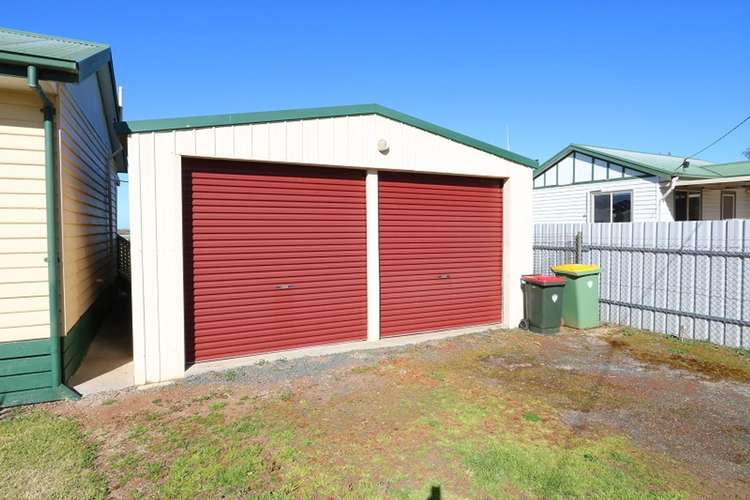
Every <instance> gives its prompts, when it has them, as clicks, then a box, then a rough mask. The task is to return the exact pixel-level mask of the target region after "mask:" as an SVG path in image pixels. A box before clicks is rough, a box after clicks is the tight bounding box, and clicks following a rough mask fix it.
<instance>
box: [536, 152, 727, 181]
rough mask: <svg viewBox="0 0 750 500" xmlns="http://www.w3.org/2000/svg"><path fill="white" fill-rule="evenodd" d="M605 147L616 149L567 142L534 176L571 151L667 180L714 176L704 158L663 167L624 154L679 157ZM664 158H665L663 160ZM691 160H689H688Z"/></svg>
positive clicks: (668, 158) (537, 175) (669, 158)
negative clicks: (685, 166)
mask: <svg viewBox="0 0 750 500" xmlns="http://www.w3.org/2000/svg"><path fill="white" fill-rule="evenodd" d="M604 149H606V151H614V152H616V151H618V150H613V149H611V148H598V147H595V146H584V145H581V144H569V145H568V146H566V147H565V148H564V149H563V150H562V151H560V152H559V153H557V154H556V155H555V156H553V157H552V158H550V159H549V160H547V161H545V162H544V163H542V164H541V165H540V166H539V167H538V168H537V169H536V170H534V178H536V177H539V176H540V175H542V174H543V173H544V172H545V171H546V170H548V169H549V168H550V167H552V166H554V165H556V164H557V163H558V162H559V161H560V160H562V159H563V158H565V157H566V156H568V155H569V154H571V153H575V152H579V153H583V154H585V155H588V156H592V157H594V158H598V159H600V160H606V161H608V162H610V163H616V164H618V165H621V166H623V167H626V168H629V169H631V170H637V171H639V172H642V173H644V174H647V175H653V176H656V177H659V178H660V179H665V180H669V178H670V177H671V176H672V175H673V174H676V175H679V176H680V178H682V179H706V178H712V177H715V176H716V175H715V173H714V172H713V171H711V170H709V168H710V167H711V166H712V165H711V164H709V163H708V162H706V161H704V160H692V161H693V163H694V165H692V166H691V167H689V168H688V169H681V170H680V169H679V167H677V168H674V169H672V168H669V169H667V168H665V167H664V166H659V167H657V166H654V165H649V164H647V163H644V162H641V161H635V160H633V159H631V158H627V157H626V156H625V155H628V154H629V155H631V156H636V155H641V156H645V157H647V158H660V159H662V163H663V162H664V161H666V160H670V161H672V160H674V161H675V162H680V161H681V160H680V157H677V156H674V157H669V156H667V155H654V154H648V153H638V152H635V151H625V150H620V151H622V155H618V154H613V153H608V152H605V151H603V150H604ZM665 159H666V160H665ZM689 161H691V160H689ZM691 169H692V170H694V172H691V171H690V170H691Z"/></svg>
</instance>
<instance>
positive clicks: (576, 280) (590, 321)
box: [550, 264, 600, 329]
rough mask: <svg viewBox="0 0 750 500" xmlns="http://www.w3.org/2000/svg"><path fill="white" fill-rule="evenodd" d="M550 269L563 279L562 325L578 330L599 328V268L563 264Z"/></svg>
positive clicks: (587, 265) (595, 266)
mask: <svg viewBox="0 0 750 500" xmlns="http://www.w3.org/2000/svg"><path fill="white" fill-rule="evenodd" d="M550 269H551V270H552V272H553V273H555V274H556V275H557V276H560V277H563V278H565V288H564V289H563V307H562V318H563V324H564V325H565V326H570V327H572V328H579V329H586V328H596V327H597V326H599V271H600V268H599V266H598V265H596V264H563V265H559V266H552V267H550Z"/></svg>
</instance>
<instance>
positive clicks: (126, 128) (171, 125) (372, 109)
mask: <svg viewBox="0 0 750 500" xmlns="http://www.w3.org/2000/svg"><path fill="white" fill-rule="evenodd" d="M359 115H380V116H383V117H385V118H390V119H391V120H394V121H397V122H401V123H405V124H406V125H411V126H412V127H416V128H419V129H422V130H425V131H427V132H431V133H433V134H435V135H439V136H441V137H444V138H446V139H450V140H452V141H455V142H458V143H461V144H464V145H466V146H469V147H472V148H475V149H478V150H480V151H484V152H485V153H489V154H492V155H495V156H498V157H500V158H504V159H506V160H509V161H512V162H515V163H520V164H521V165H525V166H527V167H529V168H536V167H537V165H538V162H537V161H536V160H532V159H530V158H527V157H525V156H522V155H519V154H517V153H513V152H511V151H508V150H506V149H502V148H500V147H497V146H494V145H492V144H489V143H487V142H483V141H480V140H479V139H475V138H473V137H470V136H468V135H464V134H461V133H459V132H455V131H453V130H450V129H447V128H445V127H441V126H439V125H435V124H433V123H430V122H427V121H424V120H421V119H419V118H416V117H414V116H410V115H407V114H404V113H401V112H400V111H396V110H395V109H390V108H386V107H385V106H381V105H379V104H355V105H349V106H332V107H324V108H303V109H285V110H281V111H259V112H254V113H231V114H226V115H208V116H188V117H183V118H164V119H155V120H136V121H127V122H122V123H120V124H119V125H118V129H119V130H120V132H121V133H124V134H130V133H138V132H156V131H164V130H181V129H194V128H207V127H222V126H230V125H246V124H250V123H272V122H281V121H289V120H313V119H316V118H335V117H342V116H359Z"/></svg>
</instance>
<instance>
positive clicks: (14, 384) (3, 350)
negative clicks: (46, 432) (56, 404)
mask: <svg viewBox="0 0 750 500" xmlns="http://www.w3.org/2000/svg"><path fill="white" fill-rule="evenodd" d="M113 293H114V287H109V288H107V289H106V290H105V291H104V292H102V293H101V294H100V295H99V298H98V299H97V300H96V301H95V302H94V303H93V304H92V305H91V307H89V309H88V310H87V311H86V312H85V313H84V314H83V315H82V316H81V318H80V319H79V320H78V321H77V322H76V324H75V325H74V326H73V328H71V329H70V331H69V332H68V335H66V336H65V337H62V338H61V342H62V365H63V379H64V381H66V382H67V381H68V380H70V377H72V376H73V374H74V373H75V372H76V370H77V369H78V367H79V366H80V365H81V361H82V360H83V358H84V356H85V355H86V352H87V351H88V349H89V346H90V345H91V341H92V340H93V339H94V335H95V334H96V331H97V329H98V328H99V326H100V325H101V323H102V320H103V319H104V317H105V316H106V315H107V313H109V311H110V308H111V305H112V294H113ZM51 365H52V363H51V354H50V339H49V338H44V339H34V340H19V341H16V342H3V343H0V407H5V406H15V405H20V404H30V403H42V402H45V401H54V400H58V399H74V398H76V397H78V396H77V394H76V393H75V392H74V391H73V390H71V389H70V388H68V387H66V386H64V385H60V386H57V387H54V388H53V387H51V383H50V382H51V380H52V373H51Z"/></svg>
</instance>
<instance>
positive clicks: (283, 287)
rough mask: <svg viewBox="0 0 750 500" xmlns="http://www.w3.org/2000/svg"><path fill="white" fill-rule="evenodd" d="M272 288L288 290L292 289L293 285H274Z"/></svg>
mask: <svg viewBox="0 0 750 500" xmlns="http://www.w3.org/2000/svg"><path fill="white" fill-rule="evenodd" d="M274 288H276V290H288V289H290V288H294V285H291V284H290V285H276V286H275V287H274Z"/></svg>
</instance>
